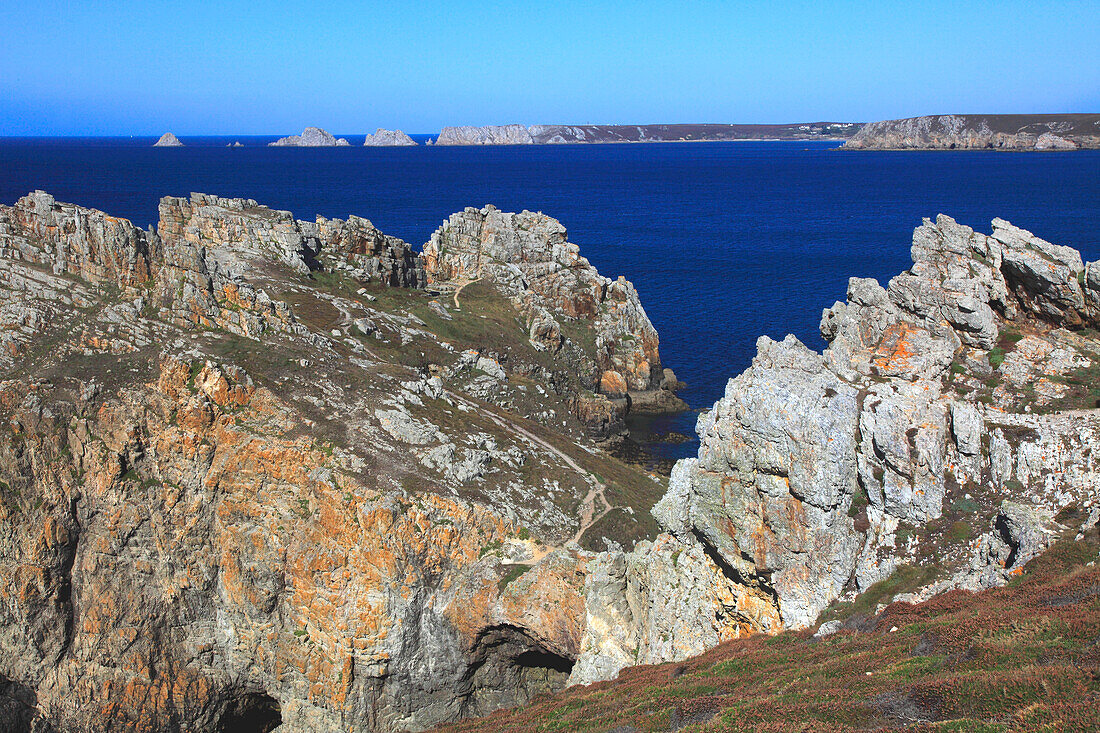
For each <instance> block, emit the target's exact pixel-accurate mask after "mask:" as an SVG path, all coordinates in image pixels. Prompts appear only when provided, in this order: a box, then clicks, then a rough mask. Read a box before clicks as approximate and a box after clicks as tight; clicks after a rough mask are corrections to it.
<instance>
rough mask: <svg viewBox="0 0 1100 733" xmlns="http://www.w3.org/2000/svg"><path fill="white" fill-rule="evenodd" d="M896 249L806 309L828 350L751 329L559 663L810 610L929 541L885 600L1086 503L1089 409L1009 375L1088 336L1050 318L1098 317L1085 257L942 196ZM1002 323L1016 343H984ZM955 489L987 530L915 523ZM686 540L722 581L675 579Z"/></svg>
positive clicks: (938, 513) (985, 580) (995, 560)
mask: <svg viewBox="0 0 1100 733" xmlns="http://www.w3.org/2000/svg"><path fill="white" fill-rule="evenodd" d="M912 255H913V266H912V268H910V270H908V271H907V272H905V273H902V274H900V275H898V276H897V277H895V278H893V279H892V280H891V281H890V283H889V285H888V287H886V288H883V287H882V286H881V285H879V284H878V283H877V282H875V281H873V280H863V279H858V278H853V279H852V280H851V281H850V282H849V286H848V299H847V302H844V303H836V304H835V305H834V306H833V307H832V308H829V309H827V310H825V311H824V313H823V315H822V321H821V333H822V335H823V336H824V337H825V339H826V340H827V341H829V342H830V343H829V347H828V348H827V349H826V350H825V352H824V354H817V353H815V352H813V351H810V350H809V349H807V348H806V347H805V346H803V345H802V344H801V343H799V342H798V341H797V340H796V339H795V338H794V337H793V336H788V337H787V338H786V339H785V340H784V341H782V342H778V343H777V342H775V341H772V340H771V339H768V338H761V339H760V340H759V341H758V343H757V356H756V358H755V359H754V360H753V363H752V366H751V367H750V368H749V369H748V370H747V371H745V372H744V373H742V374H741V375H739V376H738V377H736V378H734V379H732V380H730V382H729V384H728V385H727V387H726V393H725V396H724V397H723V398H722V399H721V400H719V401H718V402H717V403H716V404H715V405H714V407H713V408H712V409H711V410H710V411H708V412H706V413H704V414H703V415H702V416H701V417H700V418H699V424H698V427H697V431H698V433H699V436H700V448H699V454H698V457H697V458H694V459H689V460H683V461H680V462H679V463H678V464H677V465H676V468H675V469H674V470H673V473H672V477H671V480H670V482H669V489H668V492H667V493H666V494H665V496H664V498H663V499H662V500H661V501H660V502H658V503H657V505H656V506H655V507H654V508H653V515H654V517H655V518H656V519H657V521H658V523H659V524H660V525H661V527H662V528H663V529H664V530H665V531H666V532H667V534H666V535H662V536H661V537H660V538H659V539H658V540H656V541H655V542H654V543H653V544H652V545H646V546H639V547H638V548H637V549H635V551H634V552H633V553H628V554H627V555H626V557H625V560H624V562H623V563H622V564H617V563H613V564H612V567H614V568H625V570H622V571H619V570H616V572H615V573H608V574H607V577H606V579H603V576H602V575H601V576H600V577H601V580H600V581H598V582H597V581H596V580H595V576H593V583H595V584H596V585H595V586H594V587H593V588H591V589H590V590H589V594H588V597H589V599H595V598H599V599H600V601H599V602H598V603H596V604H594V605H593V604H590V606H589V608H588V610H587V615H588V626H587V630H586V632H585V633H586V637H585V640H584V642H583V643H582V652H581V657H580V659H579V660H578V663H577V667H576V670H577V671H575V673H574V679H573V680H572V681H574V682H577V681H590V680H592V679H596V678H598V677H600V676H607V675H608V674H609V673H610V670H614V669H615V667H616V666H617V665H619V664H620V663H621V662H622V660H623V659H628V658H629V657H630V655H631V653H632V652H633V654H634V655H635V657H636V661H638V662H642V663H648V662H655V661H669V660H671V659H676V658H679V657H680V655H683V656H687V655H688V654H689V651H688V650H689V649H695V650H698V649H699V648H705V647H706V646H708V645H712V644H713V643H716V642H715V639H716V638H719V637H722V635H723V634H724V633H729V629H730V627H728V626H727V627H724V626H723V625H722V623H720V622H717V621H715V619H722V618H726V619H737V623H739V624H743V627H742V628H743V630H745V631H752V630H767V629H778V628H784V627H785V628H805V627H808V626H811V625H812V624H813V623H814V621H815V619H816V618H817V617H818V615H819V614H820V612H821V611H822V610H824V609H825V608H826V607H827V606H829V605H830V604H831V603H833V602H834V601H836V600H837V599H839V598H842V597H845V598H850V597H853V596H854V595H855V594H857V593H859V592H862V591H863V590H866V589H867V588H868V587H869V586H870V585H872V584H874V583H875V582H877V581H880V580H883V579H885V578H886V577H888V576H889V575H891V574H892V573H893V572H894V570H895V569H896V568H898V567H899V566H901V565H905V564H912V563H917V562H921V561H922V560H921V559H920V558H921V557H923V556H922V555H921V552H920V550H921V547H920V544H921V543H925V542H937V543H942V544H943V547H944V549H942V550H941V551H940V555H939V556H938V559H937V562H938V563H941V564H942V567H943V568H944V569H945V570H947V571H949V575H948V577H947V578H945V579H943V580H940V581H937V582H936V583H933V584H931V585H928V586H926V587H925V588H924V589H922V590H921V591H919V592H917V593H915V594H910V595H906V596H899V600H920V599H922V598H927V597H929V596H931V595H932V594H934V593H937V592H942V591H944V590H947V589H950V588H957V587H962V588H970V589H979V588H984V587H990V586H992V585H997V584H1000V583H1003V582H1005V580H1006V579H1007V578H1009V577H1010V576H1011V575H1012V574H1013V573H1015V572H1018V571H1019V569H1020V568H1021V567H1022V566H1023V564H1024V563H1026V562H1027V560H1028V559H1030V558H1032V557H1034V556H1036V555H1037V554H1038V553H1039V552H1041V551H1042V550H1043V549H1044V548H1045V547H1046V546H1048V545H1049V544H1050V542H1051V541H1052V540H1053V538H1054V537H1055V536H1056V534H1057V532H1058V531H1059V528H1058V527H1057V526H1056V525H1055V524H1054V523H1053V520H1052V519H1051V517H1053V516H1054V515H1055V514H1056V513H1057V512H1058V511H1059V510H1060V509H1061V508H1063V507H1066V506H1069V505H1077V506H1080V507H1084V508H1086V509H1090V510H1091V509H1095V510H1096V511H1097V512H1098V513H1100V499H1098V497H1100V493H1097V488H1098V486H1100V458H1097V457H1096V456H1095V455H1094V450H1095V449H1094V447H1093V446H1100V416H1098V415H1097V414H1096V413H1095V412H1094V411H1091V410H1090V411H1084V412H1066V413H1054V414H1049V415H1040V414H1031V413H1029V412H1027V411H1020V412H1012V411H1011V410H1010V409H1009V407H1010V404H1018V403H1008V402H1007V401H1008V400H1009V399H1010V397H1009V395H1008V393H1007V392H1006V390H1007V389H1009V385H1017V387H1016V388H1018V389H1023V390H1035V392H1034V394H1039V395H1041V394H1046V393H1047V392H1049V393H1050V394H1053V395H1055V396H1057V395H1058V394H1062V393H1063V392H1064V389H1063V392H1059V391H1058V389H1059V388H1058V384H1059V382H1057V381H1052V380H1056V379H1059V378H1060V377H1058V376H1057V375H1063V374H1073V373H1075V372H1074V370H1079V369H1082V368H1084V367H1085V366H1087V365H1089V364H1092V363H1093V360H1094V359H1100V351H1096V350H1095V348H1100V345H1097V344H1095V342H1092V341H1088V340H1087V339H1082V338H1076V337H1071V336H1070V335H1069V334H1068V333H1067V332H1066V331H1063V330H1060V329H1059V327H1061V326H1063V325H1078V324H1084V323H1089V324H1095V323H1096V322H1097V321H1096V318H1097V310H1096V305H1097V303H1098V302H1100V297H1098V293H1097V281H1098V280H1100V277H1094V276H1095V274H1096V272H1097V269H1096V267H1095V266H1094V265H1095V263H1093V264H1090V265H1089V266H1088V267H1085V266H1084V265H1082V263H1081V259H1080V255H1079V254H1078V253H1077V252H1076V251H1074V250H1072V249H1069V248H1065V247H1057V246H1055V245H1052V244H1050V243H1049V242H1044V241H1043V240H1041V239H1039V238H1037V237H1035V236H1034V235H1032V234H1031V233H1030V232H1027V231H1024V230H1022V229H1018V228H1016V227H1013V226H1012V225H1010V224H1008V223H1007V222H1004V221H1002V220H995V221H994V222H993V234H992V235H990V236H987V235H983V234H980V233H976V232H974V231H973V230H972V229H970V228H969V227H965V226H962V225H959V224H958V223H957V222H955V221H954V220H953V219H951V218H950V217H946V216H942V215H941V216H939V217H937V219H936V221H935V222H934V223H933V222H932V221H929V220H925V221H924V223H923V224H922V225H921V226H920V227H918V228H917V229H916V230H915V232H914V235H913V247H912ZM1021 329H1023V330H1026V331H1028V333H1030V334H1032V335H1028V336H1026V337H1022V334H1020V333H1019V332H1018V331H1019V330H1021ZM1006 332H1008V333H1012V334H1014V337H1013V339H1011V340H1009V341H1007V342H1006V341H1003V340H1002V335H1003V334H1004V333H1006ZM1004 343H1008V344H1009V347H1008V348H1010V349H1011V348H1013V347H1012V345H1013V344H1015V345H1016V346H1015V349H1016V350H1015V351H1011V352H1010V353H1008V354H1007V356H1005V355H1003V354H1002V359H1003V363H1000V364H995V363H993V361H992V359H991V357H990V354H991V353H992V349H993V348H994V347H996V348H1001V347H1000V346H997V345H998V344H1004ZM971 370H973V372H974V375H975V376H971V375H970V371H971ZM1044 370H1046V371H1044ZM1046 374H1050V375H1053V376H1052V377H1050V378H1048V377H1046V376H1040V375H1046ZM956 380H959V383H958V384H957V383H956ZM982 380H989V381H991V382H993V383H995V384H997V385H998V386H997V387H996V390H997V391H994V392H993V394H992V395H991V399H979V396H978V394H977V393H976V390H975V387H974V386H973V385H978V386H981V385H983V384H984V383H983V381H982ZM1002 380H1003V382H1004V384H1001V381H1002ZM1048 382H1049V383H1050V385H1051V386H1050V387H1045V386H1044V383H1048ZM985 389H986V390H989V389H991V388H990V387H989V386H986V387H985ZM1042 390H1046V391H1045V392H1044V391H1042ZM995 400H1005V401H1006V407H1005V408H1000V407H998V405H997V404H996V402H995ZM990 402H993V404H992V405H990V404H989V403H990ZM1027 409H1028V410H1030V409H1031V408H1030V407H1028V408H1027ZM970 492H974V493H976V494H982V495H984V496H987V497H989V498H986V499H984V501H985V502H987V505H988V504H989V503H992V502H993V501H996V504H994V505H993V506H992V507H991V509H989V511H990V512H991V513H990V514H989V515H986V516H989V517H990V518H989V520H988V521H989V527H990V529H989V531H988V533H987V534H984V535H983V536H982V537H981V538H980V540H979V541H977V542H974V543H972V544H971V545H967V544H966V543H963V544H961V545H958V546H952V545H950V544H949V543H947V541H946V540H945V539H944V538H943V537H937V536H935V535H928V534H927V532H928V530H926V529H925V528H927V527H929V526H931V525H930V524H929V523H930V522H936V521H938V520H939V519H940V518H941V517H942V516H943V515H944V514H945V513H946V512H948V511H955V512H958V511H959V509H958V508H957V507H958V506H969V507H971V509H969V510H968V511H977V510H975V509H973V507H979V506H981V504H980V503H979V502H976V501H974V500H972V499H971V493H970ZM983 511H984V510H983ZM962 526H963V527H964V528H965V527H967V526H969V525H967V524H966V523H965V522H964V523H962ZM918 537H920V539H918ZM672 547H675V548H676V550H675V551H667V550H666V548H672ZM677 553H678V554H677ZM674 555H675V558H676V559H673V556H674ZM685 557H701V558H702V557H705V558H707V559H709V560H710V562H711V565H710V566H709V567H710V568H711V569H710V570H709V571H708V570H707V569H706V568H707V567H708V566H707V565H706V563H703V565H701V566H699V570H698V572H700V573H703V575H704V576H705V574H706V572H710V573H712V575H711V579H710V580H709V582H708V581H705V580H692V581H691V585H692V587H695V588H700V587H705V588H708V589H710V590H709V592H711V593H713V592H714V589H715V588H724V589H726V590H725V591H723V592H724V593H727V594H728V595H727V597H726V599H725V600H718V599H717V598H716V597H715V596H713V595H711V596H707V595H706V594H705V593H698V594H697V595H696V597H695V598H694V599H693V600H692V601H691V602H689V603H686V604H685V602H681V601H677V600H675V599H677V598H679V596H677V591H676V590H675V586H671V585H667V584H666V581H665V579H666V578H669V577H677V578H678V580H679V582H681V583H683V582H685V579H686V576H687V573H686V571H685V570H684V567H686V566H683V565H682V563H683V562H684V560H683V558H685ZM924 561H925V562H927V560H924ZM632 570H633V571H634V572H637V573H638V574H639V575H638V576H637V579H636V580H633V581H632V575H631V572H632ZM692 577H693V576H692ZM616 594H618V595H616ZM731 599H732V600H731ZM624 603H625V605H624ZM623 608H628V609H629V611H630V614H627V613H626V612H625V611H623V610H622V609H623ZM640 609H644V612H643V611H642V610H640ZM747 609H751V613H750V612H747ZM695 614H698V615H697V616H695ZM628 616H629V617H628ZM677 618H696V624H695V626H694V629H695V633H694V634H692V635H689V636H681V637H680V638H681V639H682V640H684V642H683V643H682V644H678V645H677V644H672V645H669V644H663V643H657V642H655V641H654V640H653V636H652V632H653V631H654V630H656V629H660V634H662V638H665V637H668V638H676V637H675V634H674V633H673V632H672V631H671V629H672V628H674V627H675V621H674V619H677ZM624 626H627V627H628V628H629V629H632V633H628V632H627V631H624V630H623V627H624ZM647 639H648V641H647ZM615 673H617V671H616V672H615Z"/></svg>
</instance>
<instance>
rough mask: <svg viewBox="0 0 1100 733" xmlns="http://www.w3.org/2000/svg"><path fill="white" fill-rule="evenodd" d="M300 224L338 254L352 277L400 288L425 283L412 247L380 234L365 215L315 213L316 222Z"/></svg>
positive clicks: (419, 261)
mask: <svg viewBox="0 0 1100 733" xmlns="http://www.w3.org/2000/svg"><path fill="white" fill-rule="evenodd" d="M300 226H301V228H302V231H303V234H305V235H306V236H312V237H316V238H317V239H318V240H319V241H320V242H321V246H322V247H323V248H324V249H325V250H327V251H329V252H332V253H334V254H336V255H337V256H338V257H340V258H342V259H343V260H344V263H345V264H346V266H347V267H346V271H347V272H348V274H349V275H351V276H352V277H355V278H357V279H359V280H372V281H375V282H382V283H385V284H386V285H390V286H393V287H402V288H423V287H424V286H425V285H426V284H427V275H426V274H425V272H424V265H423V263H422V262H421V260H420V257H418V256H417V254H416V253H415V252H414V251H413V248H412V247H411V246H410V245H409V244H408V243H406V242H404V241H402V240H400V239H398V238H397V237H391V236H389V235H388V234H383V233H382V232H381V231H380V230H379V229H378V228H377V227H375V226H374V225H373V224H371V223H370V222H369V221H368V220H366V219H363V218H361V217H358V216H351V217H348V220H347V221H341V220H340V219H325V218H324V217H317V222H316V224H314V225H311V224H308V223H306V222H300Z"/></svg>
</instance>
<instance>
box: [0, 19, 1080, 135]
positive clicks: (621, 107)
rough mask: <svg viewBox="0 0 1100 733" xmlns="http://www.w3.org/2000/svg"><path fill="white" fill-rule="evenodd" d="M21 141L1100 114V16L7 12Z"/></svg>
mask: <svg viewBox="0 0 1100 733" xmlns="http://www.w3.org/2000/svg"><path fill="white" fill-rule="evenodd" d="M0 28H3V29H4V31H3V33H2V34H0V40H2V43H0V135H65V134H75V135H79V134H90V135H128V134H135V135H139V134H148V135H153V134H160V133H161V132H163V131H165V130H172V131H173V132H175V133H176V134H179V135H201V134H250V133H251V134H275V133H279V134H286V133H290V132H297V131H300V130H301V129H302V128H303V127H304V126H306V125H318V126H321V127H324V128H326V129H329V130H331V131H333V132H336V133H348V134H351V133H361V132H364V131H368V130H373V129H374V128H375V127H391V128H392V127H399V128H402V129H404V130H406V131H409V132H414V133H415V132H424V133H428V132H435V131H438V130H439V128H440V127H441V126H443V125H449V124H477V125H480V124H499V123H508V122H521V123H528V124H529V123H535V122H548V123H551V122H569V123H647V122H793V121H810V120H856V121H864V120H872V119H884V118H894V117H907V116H912V115H918V114H934V113H946V112H991V113H992V112H1017V113H1021V112H1100V3H1098V2H1096V0H1089V1H1067V2H1045V3H1040V2H1014V1H1009V2H965V1H956V2H938V1H936V0H926V1H925V2H920V3H917V2H905V3H901V2H898V3H894V2H834V3H829V2H822V1H818V2H789V3H783V2H770V3H764V2H761V3H740V2H690V1H689V0H682V1H681V2H660V3H659V2H648V1H646V0H641V1H639V2H633V3H628V2H607V1H604V0H590V1H589V2H573V1H572V0H556V1H554V0H551V1H549V2H548V1H546V0H543V1H542V2H524V3H519V2H492V1H491V0H480V1H479V2H432V1H431V0H427V1H425V2H407V3H406V2H399V1H395V2H386V3H375V2H331V3H324V2H316V3H311V2H309V0H298V1H297V2H294V3H288V2H269V3H264V2H260V1H259V0H251V1H250V2H238V1H237V0H224V1H223V2H219V3H204V2H191V3H180V2H174V3H168V2H160V1H158V0H152V1H150V0H142V1H135V2H96V1H95V0H90V1H86V2H81V3H77V2H72V3H66V2H57V1H56V0H31V1H30V2H16V1H15V0H4V2H3V3H2V4H0Z"/></svg>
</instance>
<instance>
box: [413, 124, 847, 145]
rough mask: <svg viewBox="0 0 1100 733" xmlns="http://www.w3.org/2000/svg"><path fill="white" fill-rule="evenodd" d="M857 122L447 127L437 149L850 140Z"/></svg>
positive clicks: (440, 136)
mask: <svg viewBox="0 0 1100 733" xmlns="http://www.w3.org/2000/svg"><path fill="white" fill-rule="evenodd" d="M860 127H861V125H860V123H857V122H806V123H794V124H785V125H736V124H731V125H724V124H676V125H531V126H529V127H525V126H523V125H487V126H485V127H470V126H464V127H444V128H443V131H442V132H441V133H440V134H439V139H438V140H437V141H436V143H435V144H436V145H561V144H571V143H576V144H579V143H641V142H704V141H722V140H835V139H847V138H849V137H851V136H852V135H853V134H855V133H856V131H857V130H859V128H860Z"/></svg>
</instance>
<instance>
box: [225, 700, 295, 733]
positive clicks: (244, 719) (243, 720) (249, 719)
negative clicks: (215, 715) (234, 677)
mask: <svg viewBox="0 0 1100 733" xmlns="http://www.w3.org/2000/svg"><path fill="white" fill-rule="evenodd" d="M282 722H283V715H282V711H281V710H280V709H279V703H278V702H277V701H276V700H275V698H273V697H271V696H270V695H268V694H267V693H266V692H263V691H260V692H245V693H242V694H240V695H237V696H235V697H233V698H231V699H230V700H229V703H228V704H227V705H226V707H225V710H224V711H223V712H222V715H221V718H219V720H218V728H217V730H218V733H271V731H273V730H275V729H276V728H277V727H278V726H279V725H281V724H282Z"/></svg>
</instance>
